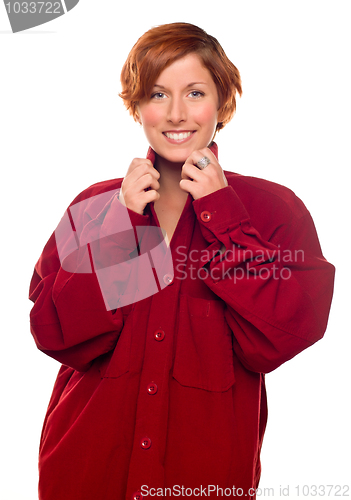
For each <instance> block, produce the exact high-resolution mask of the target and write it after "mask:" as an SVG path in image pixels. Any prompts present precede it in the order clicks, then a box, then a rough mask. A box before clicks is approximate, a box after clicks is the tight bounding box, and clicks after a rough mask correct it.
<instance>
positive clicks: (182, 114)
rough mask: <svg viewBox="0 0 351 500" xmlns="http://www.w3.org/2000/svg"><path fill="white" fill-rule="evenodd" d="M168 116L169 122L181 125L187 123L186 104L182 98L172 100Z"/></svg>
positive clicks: (175, 97)
mask: <svg viewBox="0 0 351 500" xmlns="http://www.w3.org/2000/svg"><path fill="white" fill-rule="evenodd" d="M167 115H168V116H167V120H168V121H169V122H172V123H181V122H183V121H186V117H187V109H186V104H185V102H184V101H183V99H182V98H181V97H180V96H179V97H178V96H173V97H172V98H171V99H170V101H169V104H168V113H167Z"/></svg>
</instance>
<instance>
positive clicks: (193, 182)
mask: <svg viewBox="0 0 351 500" xmlns="http://www.w3.org/2000/svg"><path fill="white" fill-rule="evenodd" d="M204 156H207V158H208V159H209V160H211V163H209V164H208V165H207V167H205V168H204V169H203V170H200V168H199V167H197V166H196V164H197V162H198V161H199V160H201V158H203V157H204ZM181 176H182V180H181V181H180V183H179V186H180V188H181V189H183V191H187V192H188V193H190V194H191V196H192V197H193V198H194V200H197V199H198V198H202V197H203V196H206V195H208V194H211V193H214V192H215V191H218V189H222V188H224V187H227V186H228V182H227V179H226V178H225V175H224V172H223V170H222V167H221V166H220V164H219V163H218V161H217V158H216V157H215V155H214V154H213V153H212V151H211V150H210V149H208V148H204V149H199V150H197V151H193V152H192V153H191V155H190V156H189V158H187V160H186V162H185V163H184V165H183V167H182V174H181Z"/></svg>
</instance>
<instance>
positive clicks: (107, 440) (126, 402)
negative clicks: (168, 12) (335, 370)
mask: <svg viewBox="0 0 351 500" xmlns="http://www.w3.org/2000/svg"><path fill="white" fill-rule="evenodd" d="M121 81H122V87H123V91H122V93H121V97H122V98H123V99H124V102H125V104H126V106H127V108H128V109H129V110H130V112H131V114H132V115H133V117H134V119H135V120H136V121H137V122H139V123H141V125H142V126H143V129H144V131H145V134H146V137H147V139H148V142H149V144H150V149H149V152H148V154H147V158H144V159H138V158H136V159H134V160H133V161H132V163H131V165H130V167H129V169H128V171H127V173H126V176H125V178H124V179H114V180H111V181H106V182H102V183H99V184H95V185H94V186H91V187H90V188H88V189H87V190H85V191H84V192H83V193H81V194H80V195H79V196H78V197H77V198H76V199H75V200H74V202H73V203H72V205H71V206H70V208H69V209H68V210H67V212H66V213H65V215H64V217H63V219H62V221H61V222H60V224H59V226H58V228H57V229H56V231H55V233H54V235H53V236H52V237H51V238H50V240H49V242H48V243H47V245H46V247H45V249H44V251H43V254H42V256H41V257H40V259H39V261H38V263H37V265H36V268H35V272H34V276H33V279H32V283H31V294H30V297H31V299H32V300H33V301H35V305H34V307H33V310H32V312H31V328H32V333H33V336H34V338H35V341H36V343H37V346H38V348H39V349H41V350H42V351H43V352H45V353H46V354H48V355H50V356H52V357H54V358H55V359H57V360H58V361H60V362H61V363H62V364H63V365H62V367H61V369H60V371H59V374H58V378H57V381H56V383H55V387H54V390H53V395H52V398H51V401H50V404H49V408H48V411H47V415H46V418H45V422H44V428H43V433H42V438H41V444H40V457H39V469H40V480H39V492H40V499H41V500H49V499H50V500H56V499H65V500H73V499H74V500H79V499H82V500H83V499H84V500H90V499H94V500H98V499H101V500H102V499H104V500H112V499H141V498H146V497H147V496H170V497H172V496H187V497H190V498H196V497H198V496H213V497H214V496H218V497H220V496H227V497H228V496H229V497H234V496H245V495H246V496H247V497H251V498H254V497H255V488H257V486H258V483H259V477H260V448H261V444H262V439H263V434H264V430H265V425H266V419H267V407H266V397H265V383H264V374H265V373H267V372H270V371H272V370H274V369H275V368H277V367H278V366H279V365H281V364H282V363H284V362H285V361H287V360H289V359H290V358H292V357H293V356H295V355H296V354H297V353H299V352H300V351H302V350H303V349H305V348H307V347H308V346H310V345H311V344H313V343H314V342H316V341H317V340H319V339H320V338H321V337H322V336H323V334H324V331H325V329H326V325H327V318H328V313H329V307H330V303H331V297H332V290H333V278H334V268H333V266H332V265H330V264H329V263H327V262H326V260H325V259H324V258H323V256H322V253H321V249H320V246H319V242H318V238H317V235H316V232H315V228H314V224H313V221H312V219H311V217H310V214H309V212H308V211H307V209H306V208H305V206H304V205H303V203H302V202H301V201H300V200H299V199H298V198H297V197H296V196H295V195H294V194H293V193H292V192H291V191H290V190H288V189H287V188H285V187H283V186H280V185H277V184H274V183H271V182H268V181H265V180H262V179H256V178H252V177H246V176H242V175H239V174H234V173H232V172H230V171H227V170H226V171H223V169H222V166H221V165H220V164H219V162H218V156H217V146H216V144H215V143H214V142H213V138H214V135H215V133H216V132H217V131H218V130H220V129H221V128H223V127H224V126H225V124H226V123H228V122H229V121H230V119H231V118H232V117H233V114H234V111H235V102H236V101H235V96H236V93H239V94H241V81H240V75H239V72H238V70H237V69H236V67H235V66H234V65H233V64H232V63H231V62H230V61H229V60H228V58H227V57H226V55H225V53H224V51H223V49H222V48H221V46H220V45H219V43H218V42H217V40H216V39H215V38H213V37H211V36H209V35H208V34H206V33H205V32H204V31H203V30H201V29H200V28H198V27H196V26H193V25H190V24H185V23H174V24H170V25H163V26H159V27H156V28H153V29H151V30H150V31H148V32H147V33H145V34H144V35H143V36H142V37H141V38H140V39H139V40H138V42H137V43H136V45H135V46H134V47H133V49H132V51H131V53H130V54H129V56H128V59H127V61H126V63H125V65H124V67H123V70H122V75H121ZM232 160H233V159H232V158H227V159H226V161H225V165H226V166H228V168H231V166H232ZM161 228H162V231H161ZM163 235H164V239H163Z"/></svg>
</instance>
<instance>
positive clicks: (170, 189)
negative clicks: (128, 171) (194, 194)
mask: <svg viewBox="0 0 351 500" xmlns="http://www.w3.org/2000/svg"><path fill="white" fill-rule="evenodd" d="M183 165H184V163H183V162H182V163H173V162H171V161H168V160H166V159H165V158H161V157H160V156H158V155H157V154H156V158H155V164H154V166H155V168H156V170H158V171H159V172H160V178H159V183H160V189H159V190H158V191H159V193H160V194H163V196H165V195H167V197H168V196H169V197H171V198H178V199H179V198H180V197H182V198H186V197H187V195H188V193H187V192H185V191H183V190H182V189H181V188H180V187H179V182H180V180H181V172H182V166H183Z"/></svg>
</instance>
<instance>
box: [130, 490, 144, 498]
mask: <svg viewBox="0 0 351 500" xmlns="http://www.w3.org/2000/svg"><path fill="white" fill-rule="evenodd" d="M143 498H144V497H143V495H142V494H141V493H140V491H136V492H135V493H133V495H132V500H143Z"/></svg>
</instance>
